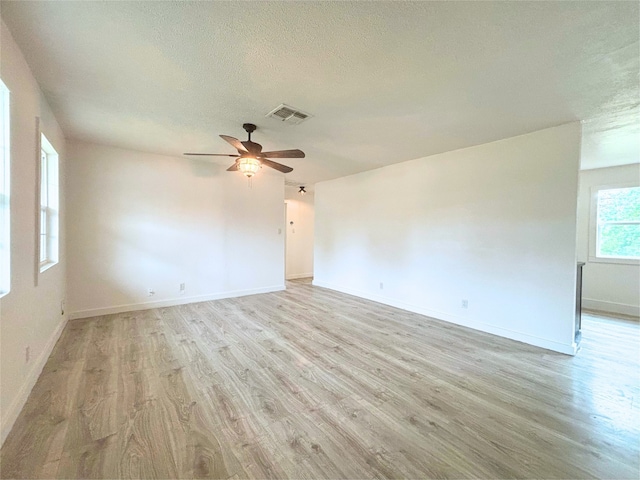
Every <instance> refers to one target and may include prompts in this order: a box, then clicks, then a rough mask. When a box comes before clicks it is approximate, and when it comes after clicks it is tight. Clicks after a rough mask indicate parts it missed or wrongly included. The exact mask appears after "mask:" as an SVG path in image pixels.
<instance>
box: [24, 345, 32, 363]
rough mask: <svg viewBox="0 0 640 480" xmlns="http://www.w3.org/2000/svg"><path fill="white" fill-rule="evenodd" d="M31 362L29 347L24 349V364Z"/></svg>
mask: <svg viewBox="0 0 640 480" xmlns="http://www.w3.org/2000/svg"><path fill="white" fill-rule="evenodd" d="M30 360H31V347H25V349H24V363H29V361H30Z"/></svg>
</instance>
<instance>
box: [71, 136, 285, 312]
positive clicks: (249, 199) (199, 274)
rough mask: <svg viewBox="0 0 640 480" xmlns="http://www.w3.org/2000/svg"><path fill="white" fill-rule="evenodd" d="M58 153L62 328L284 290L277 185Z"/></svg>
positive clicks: (156, 159) (78, 152) (78, 147)
mask: <svg viewBox="0 0 640 480" xmlns="http://www.w3.org/2000/svg"><path fill="white" fill-rule="evenodd" d="M68 152H69V153H68V165H69V168H68V169H69V174H68V184H67V189H68V203H69V207H68V208H69V219H70V221H69V228H68V237H69V238H68V248H69V252H70V255H69V261H68V286H69V292H70V293H69V310H70V312H71V315H72V318H77V317H84V316H91V315H98V314H104V313H113V312H120V311H128V310H133V309H139V308H150V307H156V306H162V305H174V304H178V303H187V302H194V301H204V300H208V299H214V298H223V297H230V296H237V295H246V294H251V293H260V292H267V291H274V290H279V289H283V288H284V231H283V228H284V225H283V223H284V180H283V178H282V177H281V176H278V175H270V174H268V173H266V172H264V171H261V172H260V173H259V174H258V175H257V176H256V177H254V179H253V186H252V187H251V188H249V186H248V182H247V179H246V178H245V177H243V176H242V175H241V174H239V173H237V172H235V173H231V172H227V171H225V169H226V167H227V165H224V166H221V165H216V164H213V163H207V162H206V161H202V160H193V159H188V158H177V157H167V156H162V155H155V154H148V153H141V152H135V151H129V150H123V149H118V148H112V147H106V146H100V145H94V144H87V143H79V142H69V144H68ZM181 283H185V285H186V290H185V293H184V294H182V295H181V294H180V291H179V286H180V284H181ZM149 288H153V289H154V291H155V292H156V293H155V295H154V296H152V297H150V296H148V294H147V290H148V289H149Z"/></svg>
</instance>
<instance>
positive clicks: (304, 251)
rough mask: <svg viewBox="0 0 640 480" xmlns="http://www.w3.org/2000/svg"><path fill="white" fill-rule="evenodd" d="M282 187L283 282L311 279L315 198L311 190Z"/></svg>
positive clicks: (297, 187) (308, 188) (307, 188)
mask: <svg viewBox="0 0 640 480" xmlns="http://www.w3.org/2000/svg"><path fill="white" fill-rule="evenodd" d="M299 190H300V187H299V186H295V187H294V186H289V185H287V186H285V209H284V211H285V255H284V257H285V262H284V266H285V279H286V280H295V279H300V278H311V277H313V235H314V232H313V226H314V195H313V191H312V189H311V188H310V187H308V186H305V190H306V193H305V194H304V195H301V194H300V193H299Z"/></svg>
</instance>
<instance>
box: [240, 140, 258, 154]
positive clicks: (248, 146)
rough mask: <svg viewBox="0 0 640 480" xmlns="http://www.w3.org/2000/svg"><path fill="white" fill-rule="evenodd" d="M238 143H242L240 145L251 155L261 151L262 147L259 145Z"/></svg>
mask: <svg viewBox="0 0 640 480" xmlns="http://www.w3.org/2000/svg"><path fill="white" fill-rule="evenodd" d="M240 143H242V145H244V147H245V148H246V149H247V151H249V152H251V153H260V152H261V151H262V145H260V144H259V143H256V142H251V141H249V142H240Z"/></svg>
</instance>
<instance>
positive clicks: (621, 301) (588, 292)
mask: <svg viewBox="0 0 640 480" xmlns="http://www.w3.org/2000/svg"><path fill="white" fill-rule="evenodd" d="M630 182H635V183H636V185H640V166H638V165H637V164H636V165H624V166H622V167H612V168H599V169H596V170H583V171H582V172H580V190H579V191H580V193H579V195H578V260H580V261H582V262H585V263H586V265H585V266H584V267H583V288H582V304H583V307H584V308H591V309H594V310H601V311H605V312H612V313H623V314H626V315H635V316H638V315H640V266H639V265H637V264H636V265H621V264H613V263H602V262H591V261H589V225H590V213H591V212H590V206H591V188H592V187H598V186H607V185H608V186H614V185H616V184H628V183H630Z"/></svg>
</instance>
